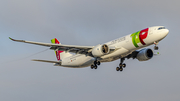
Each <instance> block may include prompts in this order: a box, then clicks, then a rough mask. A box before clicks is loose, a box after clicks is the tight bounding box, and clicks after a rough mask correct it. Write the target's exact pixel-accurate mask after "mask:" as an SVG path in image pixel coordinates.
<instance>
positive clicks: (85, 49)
mask: <svg viewBox="0 0 180 101" xmlns="http://www.w3.org/2000/svg"><path fill="white" fill-rule="evenodd" d="M9 39H11V40H12V41H16V42H23V43H29V44H35V45H41V46H47V47H50V49H53V50H62V51H66V52H72V53H77V54H86V55H88V56H92V53H91V51H92V49H93V47H94V46H77V45H63V44H51V43H42V42H33V41H25V40H16V39H12V38H10V37H9Z"/></svg>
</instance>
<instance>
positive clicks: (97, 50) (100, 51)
mask: <svg viewBox="0 0 180 101" xmlns="http://www.w3.org/2000/svg"><path fill="white" fill-rule="evenodd" d="M108 53H109V47H108V45H106V44H103V45H97V46H95V47H94V48H93V50H92V55H93V56H94V57H100V56H103V55H105V54H108Z"/></svg>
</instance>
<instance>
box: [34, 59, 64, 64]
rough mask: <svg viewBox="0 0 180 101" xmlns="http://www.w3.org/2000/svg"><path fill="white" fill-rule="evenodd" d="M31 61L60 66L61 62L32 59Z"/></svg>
mask: <svg viewBox="0 0 180 101" xmlns="http://www.w3.org/2000/svg"><path fill="white" fill-rule="evenodd" d="M32 61H39V62H48V63H58V64H61V61H49V60H36V59H33V60H32Z"/></svg>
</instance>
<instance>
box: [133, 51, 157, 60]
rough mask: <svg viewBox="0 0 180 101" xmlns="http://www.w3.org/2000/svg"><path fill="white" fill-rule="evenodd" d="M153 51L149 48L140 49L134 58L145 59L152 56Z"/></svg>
mask: <svg viewBox="0 0 180 101" xmlns="http://www.w3.org/2000/svg"><path fill="white" fill-rule="evenodd" d="M153 54H154V53H153V51H152V50H151V49H142V50H140V51H139V53H138V54H137V56H136V58H137V59H138V60H139V61H147V60H149V59H151V58H152V57H153Z"/></svg>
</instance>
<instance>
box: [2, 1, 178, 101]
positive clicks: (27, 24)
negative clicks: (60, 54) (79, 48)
mask: <svg viewBox="0 0 180 101" xmlns="http://www.w3.org/2000/svg"><path fill="white" fill-rule="evenodd" d="M179 3H180V2H179V0H149V1H147V0H134V1H131V0H50V1H47V0H1V1H0V47H1V53H0V100H1V101H50V100H51V101H72V100H76V101H100V100H102V101H110V100H111V101H119V100H122V101H132V100H133V101H170V100H171V101H179V100H180V96H179V95H180V87H179V85H180V81H179V77H180V73H179V71H180V68H179V54H178V53H179V51H180V47H179V45H178V43H179V40H178V39H179V38H178V37H180V35H179V33H178V32H179V26H180V24H179V23H180V20H179V18H180V13H179V9H180V6H179ZM157 25H163V26H166V28H168V29H169V30H170V33H169V35H168V36H167V37H166V38H165V39H164V40H162V41H161V42H160V43H159V48H160V49H159V50H158V52H160V55H159V56H154V58H153V59H151V60H149V61H146V62H139V61H138V60H132V59H129V60H126V61H125V62H126V64H127V67H126V69H125V70H124V71H123V72H121V73H120V72H116V70H115V68H116V67H117V66H118V64H119V60H117V61H114V62H110V63H103V64H102V65H101V66H100V67H99V68H98V69H97V70H91V69H90V68H89V67H87V68H82V69H70V68H63V67H54V66H53V64H48V63H39V62H32V61H30V60H31V59H48V60H56V58H55V54H54V52H53V51H52V50H48V51H46V52H43V53H40V54H38V55H35V56H31V57H28V56H30V55H32V54H34V53H37V52H39V51H42V50H45V49H47V47H42V46H35V45H29V44H23V43H16V42H12V41H10V40H9V39H8V37H9V36H10V37H13V38H16V39H25V40H30V41H40V42H50V40H51V39H52V38H55V37H56V38H58V39H59V40H60V42H61V43H63V44H73V45H90V46H93V45H97V44H99V43H104V42H107V41H110V40H113V39H115V38H119V37H121V36H124V35H127V34H130V33H133V32H136V31H138V30H141V29H143V28H146V27H151V26H157ZM150 48H153V46H150ZM25 57H28V58H25Z"/></svg>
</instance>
